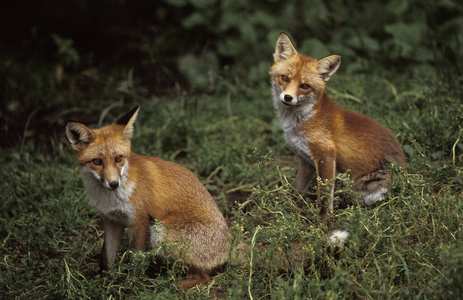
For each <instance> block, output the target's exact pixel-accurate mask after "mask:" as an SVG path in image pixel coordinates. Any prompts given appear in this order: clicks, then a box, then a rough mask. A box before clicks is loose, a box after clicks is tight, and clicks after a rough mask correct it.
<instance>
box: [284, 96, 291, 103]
mask: <svg viewBox="0 0 463 300" xmlns="http://www.w3.org/2000/svg"><path fill="white" fill-rule="evenodd" d="M284 99H285V101H286V102H291V100H293V96H291V95H285V97H284Z"/></svg>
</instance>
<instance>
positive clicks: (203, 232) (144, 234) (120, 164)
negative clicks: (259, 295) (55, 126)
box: [66, 107, 230, 288]
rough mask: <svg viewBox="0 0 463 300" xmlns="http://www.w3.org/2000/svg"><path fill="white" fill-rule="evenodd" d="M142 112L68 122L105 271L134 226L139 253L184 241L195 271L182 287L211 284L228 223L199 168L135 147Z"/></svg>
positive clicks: (223, 254) (222, 256)
mask: <svg viewBox="0 0 463 300" xmlns="http://www.w3.org/2000/svg"><path fill="white" fill-rule="evenodd" d="M138 111H139V107H136V108H134V109H133V110H132V111H130V112H129V113H127V114H126V115H124V116H123V117H121V118H120V119H119V120H117V121H116V122H115V123H113V124H111V125H109V126H105V127H102V128H99V129H90V128H88V127H86V126H85V125H83V124H81V123H77V122H68V123H67V124H66V136H67V138H68V140H69V142H70V143H71V146H72V148H73V149H74V150H75V151H76V154H77V163H78V165H79V168H80V175H81V177H82V181H83V183H84V185H85V187H86V189H87V192H88V195H89V198H90V203H91V205H93V206H94V207H96V209H97V210H98V211H99V212H100V214H101V216H102V219H103V226H104V232H105V235H104V247H103V251H102V255H101V263H100V266H101V268H102V269H107V268H109V267H111V265H112V264H113V263H114V260H115V258H116V256H117V252H118V249H119V245H120V241H121V236H122V234H123V231H124V229H125V228H126V227H128V232H129V238H130V245H131V247H133V248H134V249H135V250H139V251H144V250H146V249H147V246H148V243H151V245H152V246H153V247H155V246H157V245H159V244H160V243H163V242H164V241H166V242H167V243H169V242H172V243H176V242H179V241H180V240H182V241H184V242H185V244H184V245H185V249H184V250H185V251H187V255H185V257H186V265H187V266H188V269H189V272H190V274H189V275H190V276H189V278H187V279H185V280H183V281H182V286H183V287H184V288H188V287H192V286H194V285H197V284H201V283H206V282H208V281H209V280H210V276H209V275H210V272H211V271H212V270H213V269H214V268H216V267H218V266H220V265H222V264H224V263H225V262H226V261H227V258H228V248H229V235H230V233H229V229H228V226H227V223H226V221H225V219H224V217H223V215H222V213H221V212H220V210H219V208H218V207H217V204H216V203H215V201H214V199H213V198H212V197H211V195H210V194H209V192H208V191H207V189H206V188H205V187H204V185H203V184H201V182H200V181H199V180H198V178H196V176H194V175H193V173H191V172H190V171H189V170H187V169H186V168H184V167H182V166H180V165H178V164H175V163H172V162H168V161H165V160H162V159H160V158H156V157H149V156H142V155H138V154H136V153H133V152H132V151H131V147H130V144H131V139H132V136H133V130H134V122H135V120H136V118H137V115H138ZM182 249H183V248H182ZM180 252H181V250H180V248H177V249H172V253H168V254H169V255H171V256H173V257H174V258H175V257H179V256H180V255H182V253H180ZM166 254H167V253H166ZM183 254H184V253H183Z"/></svg>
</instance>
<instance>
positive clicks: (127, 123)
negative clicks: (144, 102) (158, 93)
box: [116, 106, 140, 140]
mask: <svg viewBox="0 0 463 300" xmlns="http://www.w3.org/2000/svg"><path fill="white" fill-rule="evenodd" d="M139 110H140V106H136V107H134V108H133V109H132V110H131V111H129V112H128V113H126V114H125V115H123V116H122V117H120V118H119V119H118V120H117V121H116V124H118V125H122V126H124V130H122V133H121V135H122V137H123V138H124V139H127V140H130V139H131V138H132V136H133V124H134V123H135V120H136V119H137V116H138V111H139Z"/></svg>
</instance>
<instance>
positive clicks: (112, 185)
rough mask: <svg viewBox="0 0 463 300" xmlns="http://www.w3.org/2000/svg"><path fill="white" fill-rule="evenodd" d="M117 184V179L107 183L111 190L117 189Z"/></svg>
mask: <svg viewBox="0 0 463 300" xmlns="http://www.w3.org/2000/svg"><path fill="white" fill-rule="evenodd" d="M118 186H119V182H117V181H111V182H110V183H109V187H110V188H112V189H113V190H114V189H117V187H118Z"/></svg>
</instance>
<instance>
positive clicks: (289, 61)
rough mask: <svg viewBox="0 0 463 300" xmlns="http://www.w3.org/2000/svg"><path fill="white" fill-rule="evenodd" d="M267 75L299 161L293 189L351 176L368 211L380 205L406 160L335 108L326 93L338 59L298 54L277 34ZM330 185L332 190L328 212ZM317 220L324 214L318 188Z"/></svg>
mask: <svg viewBox="0 0 463 300" xmlns="http://www.w3.org/2000/svg"><path fill="white" fill-rule="evenodd" d="M273 58H274V64H273V66H272V67H271V69H270V76H271V84H272V92H273V101H274V106H275V108H276V110H277V113H278V117H279V119H280V122H281V124H282V127H283V130H284V133H285V137H286V141H287V142H288V144H289V145H290V146H291V147H292V148H293V149H294V151H295V152H296V154H297V156H298V157H299V164H298V171H297V174H296V182H295V184H294V187H295V189H296V190H297V191H298V192H299V193H301V194H303V193H304V192H305V191H306V190H307V188H308V184H309V182H310V181H311V178H312V177H313V175H314V174H315V173H316V174H317V177H318V178H319V179H320V180H321V182H322V183H323V182H326V181H328V180H330V179H332V178H334V177H336V176H337V174H339V173H343V172H346V171H347V170H350V176H351V178H352V179H353V181H354V183H355V185H354V186H355V188H356V189H357V190H358V191H360V192H362V193H363V201H364V203H365V204H366V205H370V204H372V203H375V202H377V201H381V200H383V199H384V193H385V192H386V191H387V190H386V188H387V182H388V180H389V178H390V174H389V171H388V166H389V165H390V163H392V162H394V163H396V164H398V165H399V166H401V167H403V168H405V167H406V162H405V156H404V153H403V151H402V148H401V146H400V144H399V142H398V141H397V139H396V137H395V136H394V135H393V134H392V132H391V131H390V130H389V129H386V128H384V127H383V126H382V125H381V124H379V123H378V122H376V121H375V120H373V119H371V118H369V117H367V116H365V115H362V114H359V113H355V112H352V111H349V110H345V109H342V108H341V107H339V106H338V105H336V104H335V103H334V102H333V101H332V100H331V99H330V98H329V97H328V96H327V94H326V93H325V85H326V82H327V81H328V80H329V79H330V78H331V76H332V75H333V74H334V73H335V72H336V70H337V69H338V68H339V65H340V63H341V56H339V55H330V56H327V57H324V58H322V59H320V60H316V59H313V58H310V57H306V56H304V55H301V54H299V53H298V52H297V51H296V49H295V48H294V46H293V44H292V42H291V40H290V38H289V37H288V36H287V35H286V34H285V33H281V34H280V36H279V38H278V40H277V43H276V49H275V53H274V54H273ZM333 190H334V184H332V185H331V186H330V191H331V197H330V212H332V210H333ZM317 198H318V200H317V201H318V204H319V205H320V206H321V214H325V213H326V205H324V203H323V201H322V195H321V191H320V188H319V189H318V191H317Z"/></svg>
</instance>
